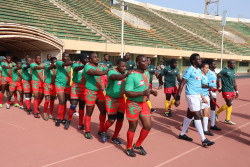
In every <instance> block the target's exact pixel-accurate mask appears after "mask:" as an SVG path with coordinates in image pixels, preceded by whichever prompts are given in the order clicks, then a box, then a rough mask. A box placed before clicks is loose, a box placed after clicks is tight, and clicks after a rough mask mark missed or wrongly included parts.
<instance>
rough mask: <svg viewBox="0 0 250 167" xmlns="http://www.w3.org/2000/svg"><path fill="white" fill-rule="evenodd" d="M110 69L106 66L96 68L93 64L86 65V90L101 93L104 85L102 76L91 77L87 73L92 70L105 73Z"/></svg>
mask: <svg viewBox="0 0 250 167" xmlns="http://www.w3.org/2000/svg"><path fill="white" fill-rule="evenodd" d="M107 68H108V67H106V66H104V65H98V66H95V65H94V64H92V63H89V64H86V65H85V67H84V75H85V80H86V83H85V88H86V89H89V90H93V91H99V90H100V89H101V85H102V79H101V76H94V75H89V74H87V72H88V71H89V70H90V69H93V70H95V71H105V70H106V69H107Z"/></svg>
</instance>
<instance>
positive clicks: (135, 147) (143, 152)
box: [133, 144, 147, 155]
mask: <svg viewBox="0 0 250 167" xmlns="http://www.w3.org/2000/svg"><path fill="white" fill-rule="evenodd" d="M133 147H134V149H136V150H138V151H139V152H140V154H141V155H146V154H147V152H146V151H145V150H144V148H143V147H142V146H140V147H137V146H136V145H135V144H134V145H133Z"/></svg>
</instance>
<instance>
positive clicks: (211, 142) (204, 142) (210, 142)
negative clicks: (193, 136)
mask: <svg viewBox="0 0 250 167" xmlns="http://www.w3.org/2000/svg"><path fill="white" fill-rule="evenodd" d="M213 144H214V142H213V141H209V140H208V139H205V140H203V142H202V146H211V145H213Z"/></svg>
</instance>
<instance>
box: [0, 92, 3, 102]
mask: <svg viewBox="0 0 250 167" xmlns="http://www.w3.org/2000/svg"><path fill="white" fill-rule="evenodd" d="M0 104H3V93H2V92H1V93H0Z"/></svg>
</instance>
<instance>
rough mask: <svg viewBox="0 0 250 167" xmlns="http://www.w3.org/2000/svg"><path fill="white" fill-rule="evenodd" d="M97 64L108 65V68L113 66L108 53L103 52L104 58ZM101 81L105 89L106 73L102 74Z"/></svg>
mask: <svg viewBox="0 0 250 167" xmlns="http://www.w3.org/2000/svg"><path fill="white" fill-rule="evenodd" d="M99 64H100V65H104V66H106V67H108V68H109V69H112V68H113V65H112V63H111V62H110V61H109V55H108V54H104V59H103V61H99ZM102 82H103V84H104V87H105V89H107V86H108V78H107V75H103V76H102Z"/></svg>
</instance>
